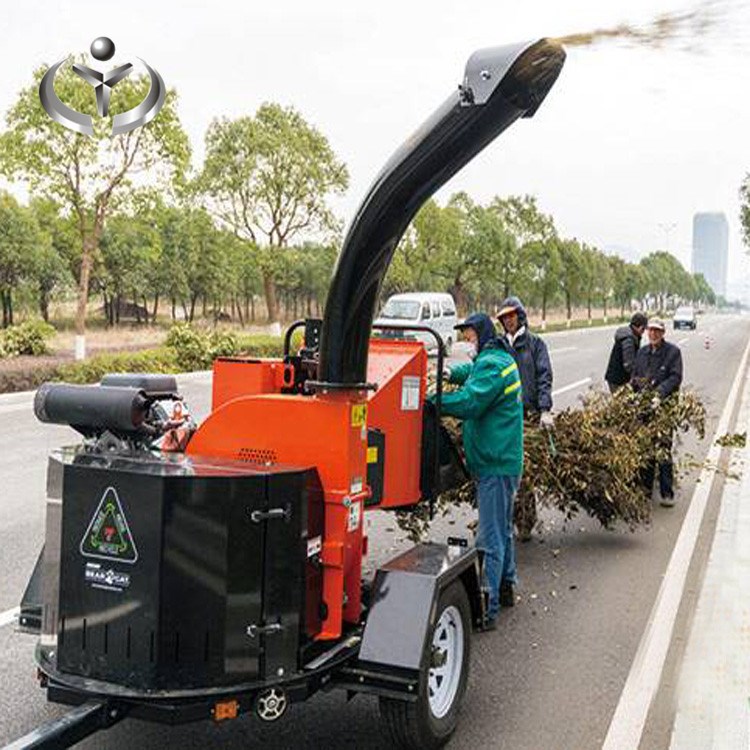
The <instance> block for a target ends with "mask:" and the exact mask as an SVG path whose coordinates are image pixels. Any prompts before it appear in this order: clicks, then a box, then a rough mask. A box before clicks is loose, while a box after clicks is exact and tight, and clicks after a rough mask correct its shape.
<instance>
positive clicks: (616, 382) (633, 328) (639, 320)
mask: <svg viewBox="0 0 750 750" xmlns="http://www.w3.org/2000/svg"><path fill="white" fill-rule="evenodd" d="M647 323H648V318H647V317H646V316H645V315H644V314H643V313H642V312H637V313H635V314H634V315H633V317H632V318H631V319H630V325H627V326H622V327H621V328H618V329H617V331H615V343H614V344H613V345H612V351H611V353H610V355H609V364H608V365H607V372H606V373H605V375H604V379H605V380H606V381H607V385H608V386H609V390H610V392H611V393H614V392H615V391H616V390H617V389H618V388H622V386H624V385H627V384H628V383H629V382H630V379H631V378H632V377H633V365H634V364H635V355H636V354H637V353H638V350H639V349H640V348H641V338H642V336H643V332H644V331H645V330H646V324H647Z"/></svg>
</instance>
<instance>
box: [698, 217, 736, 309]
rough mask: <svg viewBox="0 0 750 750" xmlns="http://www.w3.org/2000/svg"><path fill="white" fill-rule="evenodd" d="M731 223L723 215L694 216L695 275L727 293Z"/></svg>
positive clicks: (714, 288)
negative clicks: (697, 274)
mask: <svg viewBox="0 0 750 750" xmlns="http://www.w3.org/2000/svg"><path fill="white" fill-rule="evenodd" d="M728 263H729V223H728V222H727V217H726V216H725V215H724V214H723V213H700V214H695V216H693V273H702V274H703V275H704V276H705V278H706V281H707V282H708V283H709V284H710V285H711V288H712V289H713V290H714V292H716V294H720V295H722V296H726V293H727V267H728Z"/></svg>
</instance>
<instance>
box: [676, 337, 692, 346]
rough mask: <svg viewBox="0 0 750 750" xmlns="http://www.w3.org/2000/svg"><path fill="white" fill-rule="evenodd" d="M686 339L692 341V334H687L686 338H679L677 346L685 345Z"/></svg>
mask: <svg viewBox="0 0 750 750" xmlns="http://www.w3.org/2000/svg"><path fill="white" fill-rule="evenodd" d="M686 341H690V336H685V338H684V339H680V340H679V341H678V342H677V346H682V345H683V344H684V343H685V342H686Z"/></svg>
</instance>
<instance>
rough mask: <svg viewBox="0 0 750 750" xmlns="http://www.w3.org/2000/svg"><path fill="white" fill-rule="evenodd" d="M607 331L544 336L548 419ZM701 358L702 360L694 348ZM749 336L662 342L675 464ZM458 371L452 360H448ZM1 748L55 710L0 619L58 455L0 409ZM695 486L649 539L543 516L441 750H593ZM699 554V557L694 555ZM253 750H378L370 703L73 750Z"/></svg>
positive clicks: (67, 437)
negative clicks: (693, 414) (695, 409)
mask: <svg viewBox="0 0 750 750" xmlns="http://www.w3.org/2000/svg"><path fill="white" fill-rule="evenodd" d="M612 333H613V331H612V329H604V330H600V329H591V330H580V331H570V332H563V333H558V334H551V335H549V336H548V338H547V340H548V343H549V347H550V351H551V354H552V360H553V365H554V371H555V384H554V387H555V392H556V396H555V408H556V410H559V409H562V408H565V407H568V406H573V405H575V404H576V402H577V400H578V399H579V398H580V396H581V395H582V394H583V393H584V391H585V390H586V389H587V388H588V387H589V386H590V385H592V384H596V383H600V381H601V375H602V373H603V371H604V369H605V366H606V358H607V356H608V353H609V347H610V343H611V339H612ZM707 336H708V337H710V339H711V346H710V348H709V349H706V348H705V340H706V337H707ZM749 337H750V318H744V317H734V318H729V317H705V318H701V319H700V321H699V328H698V330H697V331H696V332H688V331H685V332H672V331H670V332H669V338H670V339H671V340H672V341H675V342H678V343H680V346H681V347H682V349H683V352H684V357H685V374H686V375H685V382H686V384H688V385H692V386H694V387H695V388H696V389H697V390H698V391H700V392H701V393H702V394H703V396H704V398H705V400H706V403H707V405H708V409H709V414H710V419H709V423H708V429H707V438H706V439H705V440H704V441H702V442H696V441H695V440H693V439H689V440H688V441H687V442H686V445H685V450H687V451H690V452H691V453H693V454H695V456H696V457H697V458H701V457H702V456H704V455H705V454H706V452H707V450H708V447H709V445H710V443H711V438H712V436H713V434H714V430H715V429H716V424H717V421H718V418H719V415H720V414H721V412H722V410H723V409H724V406H725V401H726V400H727V396H728V393H729V391H730V385H731V381H732V380H733V378H734V376H735V372H736V370H737V368H738V365H739V363H740V360H741V358H742V354H743V351H744V349H745V346H746V344H747V342H748V339H749ZM459 356H460V354H459ZM183 392H184V394H185V395H186V397H187V399H188V401H189V403H190V404H191V406H192V408H193V410H194V411H195V412H196V413H197V414H198V415H205V414H206V413H207V411H208V408H209V397H210V378H209V377H208V376H197V377H192V378H190V379H188V380H187V381H185V383H184V386H183ZM0 419H1V420H2V424H3V429H2V431H0V570H2V577H1V578H0V673H2V675H3V680H4V684H5V688H6V689H5V690H3V691H0V744H2V743H4V742H7V741H10V740H11V739H13V738H15V737H17V736H19V735H20V734H23V733H25V732H27V731H29V730H30V729H31V728H33V727H34V726H35V725H37V724H38V723H40V722H42V721H45V720H47V719H49V718H51V717H54V716H57V715H60V714H61V713H62V712H63V711H64V709H63V708H61V707H57V706H52V705H48V704H46V702H45V699H44V694H43V693H42V691H41V690H39V689H38V687H37V685H36V680H35V678H34V675H35V670H34V667H33V662H32V653H33V648H34V639H33V638H32V637H29V636H24V635H21V634H18V633H16V632H14V630H13V627H12V625H11V624H3V623H4V622H5V623H7V622H8V621H9V620H10V615H11V614H12V609H13V608H14V607H15V606H16V605H17V604H18V601H19V598H20V596H21V593H22V591H23V588H24V586H25V583H26V580H27V578H28V575H29V573H30V571H31V568H32V566H33V564H34V561H35V558H36V555H37V553H38V550H39V546H40V544H41V542H42V536H43V521H44V482H45V464H46V454H47V452H48V451H49V450H50V449H52V448H54V447H56V446H58V445H61V444H63V443H66V442H68V443H69V442H71V438H74V434H73V433H72V432H71V431H70V430H67V429H66V428H57V427H51V426H44V425H41V424H38V423H37V422H36V421H35V419H34V417H33V415H32V412H31V407H30V397H29V396H28V395H17V396H7V397H2V398H0ZM695 475H696V472H695V471H693V472H692V474H689V475H688V476H686V477H685V478H684V479H683V482H682V485H681V488H680V490H679V493H678V499H679V502H678V505H677V507H676V508H674V509H663V508H660V507H658V506H657V507H656V509H655V512H654V520H653V524H652V525H651V527H650V528H648V529H646V530H641V531H639V532H637V533H629V532H627V531H620V532H605V531H602V530H600V529H599V528H598V527H597V525H596V524H595V523H593V522H591V521H589V520H588V519H584V518H582V519H577V520H575V521H574V522H572V523H569V524H568V525H567V527H566V528H563V524H562V522H561V519H560V518H559V517H557V516H555V515H554V514H549V513H548V514H545V515H544V517H543V518H544V522H545V527H546V528H545V530H544V533H543V534H541V535H536V536H535V537H534V539H533V540H532V541H531V542H529V543H528V544H523V545H520V547H519V549H518V565H519V571H520V574H521V579H522V580H521V586H520V587H519V589H518V593H519V594H520V596H521V601H520V602H519V603H518V605H517V606H516V607H515V608H514V609H511V610H507V611H503V613H502V617H501V625H500V628H499V630H498V631H497V632H494V633H488V634H482V635H477V636H475V637H474V639H473V646H472V648H473V658H472V666H471V678H470V685H469V690H468V693H467V696H466V700H465V704H464V709H463V712H462V717H461V724H460V727H459V731H458V732H457V734H456V736H455V737H454V738H453V740H452V741H451V743H450V744H449V747H450V748H451V749H452V750H464V749H465V750H469V749H470V750H476V749H477V748H492V749H493V750H495V749H498V750H500V749H504V748H513V750H568V749H569V750H588V749H591V750H593V749H594V748H600V747H601V746H602V743H603V742H604V739H605V736H606V734H607V731H608V727H609V725H610V721H611V720H612V716H613V714H614V712H615V708H616V707H617V706H618V703H619V702H620V698H621V694H622V691H623V686H624V685H625V683H626V679H627V678H628V675H629V673H630V672H631V667H632V666H633V660H634V656H635V654H636V651H637V649H638V647H639V644H640V643H641V640H642V636H643V633H644V630H645V628H646V625H647V622H648V619H649V615H650V613H651V611H652V607H653V605H654V601H655V599H656V596H657V592H658V590H659V587H660V584H661V581H662V577H663V575H664V572H665V569H666V567H667V563H668V561H669V558H670V555H671V552H672V549H673V547H674V544H675V540H676V538H677V535H678V533H679V531H680V527H681V523H682V520H683V517H684V515H685V512H686V508H687V506H688V505H689V502H690V499H691V497H692V494H693V490H694V487H695ZM718 489H720V488H718V487H717V488H715V490H714V492H712V493H711V496H710V500H709V505H708V512H707V514H706V517H705V519H704V521H703V524H702V526H701V535H700V538H701V539H703V538H704V537H705V538H707V539H708V538H710V532H711V531H712V526H711V524H712V523H713V521H714V520H715V517H716V514H717V508H718V498H719V495H720V493H719V492H718ZM369 523H370V526H371V530H370V534H371V538H370V547H371V558H372V560H371V563H370V564H377V561H378V560H381V559H383V558H384V557H387V556H390V555H392V554H393V553H394V552H395V551H397V550H398V549H400V548H401V547H403V546H404V545H405V543H404V541H403V540H402V539H401V538H400V536H401V535H400V534H399V533H398V531H397V530H396V531H391V530H390V529H393V528H394V527H395V524H394V523H393V520H392V518H391V517H390V516H388V515H387V514H385V513H383V512H380V511H378V512H376V513H374V514H373V515H372V516H371V518H370V520H369ZM462 525H463V522H462V521H461V520H458V521H454V523H453V524H450V523H449V522H447V521H446V522H443V523H441V524H440V525H437V526H435V528H434V534H435V538H437V539H440V538H443V539H444V538H445V536H446V535H448V534H456V533H460V532H461V531H462V528H461V527H462ZM705 546H706V544H705V543H704V544H703V547H705ZM701 549H702V547H701V545H700V544H699V545H698V552H697V553H696V556H695V559H694V560H693V564H692V565H691V568H690V574H689V577H688V583H687V594H686V599H685V602H687V603H685V602H684V603H683V607H681V609H680V617H679V618H678V621H677V624H676V628H675V641H676V642H679V641H680V639H681V638H682V639H684V636H685V633H686V632H687V629H688V627H689V624H690V621H691V608H690V606H689V602H690V599H689V597H690V594H691V592H693V594H694V593H695V591H696V590H697V587H698V586H699V584H700V578H701V575H702V571H703V567H702V564H701V554H704V556H705V550H704V552H703V553H702V552H701ZM679 657H680V653H679V649H678V648H677V649H676V648H670V652H669V658H668V659H667V664H666V667H665V670H664V678H663V680H662V684H660V686H659V690H658V691H657V693H658V694H657V699H656V700H655V702H654V705H653V707H652V710H651V711H650V712H649V716H648V721H647V723H646V726H645V728H644V733H643V738H644V739H643V743H642V745H641V746H642V747H644V748H645V747H648V748H660V747H665V748H666V747H668V746H669V736H670V731H671V726H672V720H673V717H672V715H671V713H670V706H671V705H672V700H671V693H670V691H671V690H672V689H673V686H672V685H671V682H670V679H669V676H670V674H672V673H673V672H674V671H675V670H676V669H677V667H678V666H679V665H678V664H676V663H675V662H676V661H678V660H679ZM136 745H137V746H138V747H139V748H140V749H141V750H151V749H153V750H162V748H164V747H165V746H169V747H172V746H174V747H178V746H179V747H182V748H200V749H201V750H208V748H220V747H221V748H252V747H270V748H274V749H275V750H284V749H287V748H288V749H289V750H291V749H292V748H294V749H295V750H302V749H303V748H309V749H310V750H312V749H313V748H315V749H318V748H323V747H325V748H328V749H330V750H337V749H338V748H341V749H343V748H350V747H352V746H356V747H357V748H359V749H360V750H375V748H386V747H389V745H388V743H387V741H386V740H385V738H384V735H383V733H382V730H381V727H380V726H379V723H378V709H377V702H376V700H375V699H373V698H370V697H365V696H358V697H357V698H356V699H355V700H353V701H351V702H349V703H348V702H347V701H346V697H345V696H344V695H343V694H341V695H339V694H337V693H333V694H325V695H319V696H316V697H315V698H314V699H313V700H311V701H309V702H308V703H306V704H301V705H295V706H293V707H292V708H291V709H290V711H289V713H288V714H287V716H286V717H285V719H284V720H283V721H281V722H280V723H279V724H278V725H274V726H263V725H261V724H260V722H259V721H257V720H255V719H253V718H245V719H242V720H240V721H236V722H225V723H224V724H221V725H218V726H213V725H207V724H195V725H190V726H184V727H177V728H174V729H167V728H164V727H160V726H155V725H149V724H145V723H141V722H136V721H126V722H123V723H122V724H121V725H118V726H117V727H115V728H114V729H112V730H110V731H109V732H108V733H106V734H100V735H98V736H96V737H94V738H91V739H89V740H87V741H86V742H84V743H82V745H81V747H85V748H102V747H106V748H115V749H118V750H119V749H120V748H122V749H123V750H124V749H125V748H132V747H134V746H136Z"/></svg>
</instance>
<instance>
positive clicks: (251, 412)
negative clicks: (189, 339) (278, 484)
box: [187, 339, 427, 639]
mask: <svg viewBox="0 0 750 750" xmlns="http://www.w3.org/2000/svg"><path fill="white" fill-rule="evenodd" d="M368 362H369V364H368V373H367V374H368V383H373V384H375V385H376V386H377V389H376V390H374V391H366V390H328V391H326V390H319V391H318V392H317V393H315V394H314V395H300V394H287V393H283V392H282V389H284V388H288V387H289V385H290V383H291V379H290V376H291V372H290V368H289V367H288V366H287V365H285V364H284V363H283V362H282V361H281V360H266V359H263V360H259V359H243V358H231V359H229V358H228V359H219V360H217V361H216V362H215V363H214V384H213V404H212V413H211V414H210V416H209V417H208V418H207V419H206V420H205V421H204V422H203V424H202V425H201V426H200V428H199V429H198V430H197V431H196V433H195V435H194V436H193V437H192V439H191V441H190V443H189V445H188V448H187V453H188V454H190V455H194V456H212V457H223V458H230V459H233V460H240V461H247V462H249V463H257V464H261V465H263V464H284V465H288V466H295V467H299V468H307V467H314V468H315V469H316V470H317V472H318V476H319V478H320V482H321V485H322V488H323V493H324V503H325V514H324V531H323V539H322V549H321V564H322V566H323V601H324V603H325V611H326V613H327V614H326V617H325V619H324V620H323V624H322V629H321V631H320V633H319V634H318V636H317V637H318V638H319V639H334V638H338V637H340V636H341V633H342V628H343V624H344V623H345V622H348V623H358V622H359V620H360V616H361V575H362V557H363V555H364V553H365V551H366V537H365V534H364V518H363V515H364V508H365V501H366V500H367V499H368V498H369V497H370V495H371V490H370V487H369V486H368V484H367V462H368V428H370V429H377V430H380V431H381V432H382V433H384V435H385V445H386V459H385V461H384V475H383V476H384V483H383V497H382V501H381V502H380V503H379V504H378V506H377V507H379V508H384V507H396V506H403V505H409V504H414V503H417V502H418V501H419V500H420V497H421V494H420V467H421V450H422V448H421V439H422V412H423V404H424V397H425V389H426V380H427V354H426V352H425V349H424V346H423V345H422V344H421V343H418V342H411V341H389V340H380V339H373V340H372V341H371V342H370V352H369V360H368Z"/></svg>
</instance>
